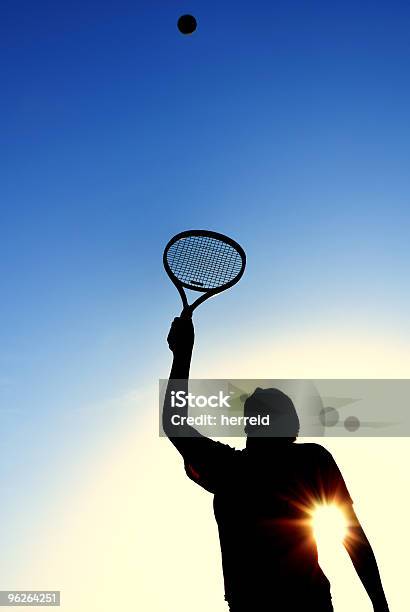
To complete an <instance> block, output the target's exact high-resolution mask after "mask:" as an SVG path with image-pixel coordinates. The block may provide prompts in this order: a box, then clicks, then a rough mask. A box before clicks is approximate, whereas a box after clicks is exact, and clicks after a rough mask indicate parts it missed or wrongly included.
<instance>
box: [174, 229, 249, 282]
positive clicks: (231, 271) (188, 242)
mask: <svg viewBox="0 0 410 612" xmlns="http://www.w3.org/2000/svg"><path fill="white" fill-rule="evenodd" d="M167 261H168V265H169V267H170V269H171V271H172V272H173V274H174V275H175V276H176V277H177V279H178V280H179V281H180V282H182V283H185V284H187V285H191V286H192V288H195V287H196V288H200V289H215V288H217V287H222V286H223V285H226V284H227V283H229V282H230V281H232V280H233V279H234V278H236V276H237V275H238V274H239V273H240V271H241V270H242V267H243V261H242V257H241V255H240V254H239V252H238V251H237V250H236V249H235V248H234V247H233V246H231V245H230V244H228V243H226V242H223V241H222V240H218V239H216V238H211V237H208V236H189V237H187V238H181V239H180V240H177V242H175V243H174V244H173V245H171V247H170V249H169V251H168V253H167Z"/></svg>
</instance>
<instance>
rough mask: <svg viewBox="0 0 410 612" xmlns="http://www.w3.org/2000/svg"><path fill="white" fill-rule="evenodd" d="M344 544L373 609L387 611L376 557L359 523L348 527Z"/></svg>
mask: <svg viewBox="0 0 410 612" xmlns="http://www.w3.org/2000/svg"><path fill="white" fill-rule="evenodd" d="M345 546H346V548H347V551H348V553H349V555H350V558H351V560H352V563H353V565H354V567H355V569H356V572H357V574H358V576H359V578H360V580H361V582H362V584H363V586H364V588H365V589H366V591H367V593H368V595H369V597H370V600H371V602H372V604H373V608H374V610H377V611H379V610H380V611H385V612H387V611H388V605H387V601H386V596H385V594H384V591H383V586H382V582H381V579H380V574H379V568H378V567H377V562H376V558H375V556H374V553H373V550H372V547H371V545H370V543H369V541H368V539H367V537H366V534H365V533H364V531H363V529H362V527H361V526H360V525H359V526H354V527H351V528H350V537H348V538H347V540H346V542H345Z"/></svg>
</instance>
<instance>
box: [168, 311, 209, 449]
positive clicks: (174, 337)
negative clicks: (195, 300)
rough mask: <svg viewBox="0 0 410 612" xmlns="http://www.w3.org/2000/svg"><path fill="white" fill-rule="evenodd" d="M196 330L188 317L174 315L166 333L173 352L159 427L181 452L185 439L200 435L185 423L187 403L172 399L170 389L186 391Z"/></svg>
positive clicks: (172, 390) (171, 390)
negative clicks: (160, 425)
mask: <svg viewBox="0 0 410 612" xmlns="http://www.w3.org/2000/svg"><path fill="white" fill-rule="evenodd" d="M194 340H195V332H194V325H193V322H192V319H191V318H182V317H177V318H175V319H174V320H173V322H172V325H171V329H170V332H169V334H168V345H169V348H170V349H171V351H172V352H173V355H174V358H173V361H172V367H171V373H170V375H169V381H168V386H167V390H166V393H165V399H164V406H163V411H162V427H163V430H164V432H165V433H166V435H167V436H168V437H169V439H170V440H171V442H172V443H173V444H174V445H175V446H176V447H177V449H178V450H179V451H180V452H182V451H183V446H184V439H185V440H186V438H190V437H191V438H192V437H202V436H201V434H200V433H199V432H198V431H197V430H196V429H194V428H193V427H190V426H189V425H188V424H187V423H186V420H185V419H186V417H187V416H188V408H187V404H185V406H182V407H181V406H178V405H177V404H179V403H180V402H174V405H173V403H172V402H171V397H172V392H175V393H177V392H183V393H185V394H186V393H188V378H189V370H190V366H191V358H192V351H193V347H194Z"/></svg>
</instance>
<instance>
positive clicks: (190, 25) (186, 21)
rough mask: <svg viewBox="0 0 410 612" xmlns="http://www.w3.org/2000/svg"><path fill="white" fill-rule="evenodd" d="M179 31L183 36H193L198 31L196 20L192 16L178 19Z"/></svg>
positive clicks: (183, 16) (182, 16)
mask: <svg viewBox="0 0 410 612" xmlns="http://www.w3.org/2000/svg"><path fill="white" fill-rule="evenodd" d="M177 25H178V30H179V31H180V32H181V34H192V32H195V30H196V25H197V24H196V19H195V17H193V16H192V15H181V17H180V18H179V19H178V24H177Z"/></svg>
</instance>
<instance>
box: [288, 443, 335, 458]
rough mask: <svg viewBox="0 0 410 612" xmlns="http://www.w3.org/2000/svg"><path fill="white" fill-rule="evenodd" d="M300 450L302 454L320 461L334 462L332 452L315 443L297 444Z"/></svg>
mask: <svg viewBox="0 0 410 612" xmlns="http://www.w3.org/2000/svg"><path fill="white" fill-rule="evenodd" d="M295 446H296V447H298V449H300V451H299V452H300V453H303V454H304V455H305V456H309V457H312V458H317V459H318V460H319V461H320V460H322V461H332V460H333V457H332V454H331V453H330V451H328V450H327V448H325V447H324V446H322V445H321V444H316V443H315V442H304V443H301V444H295Z"/></svg>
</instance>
